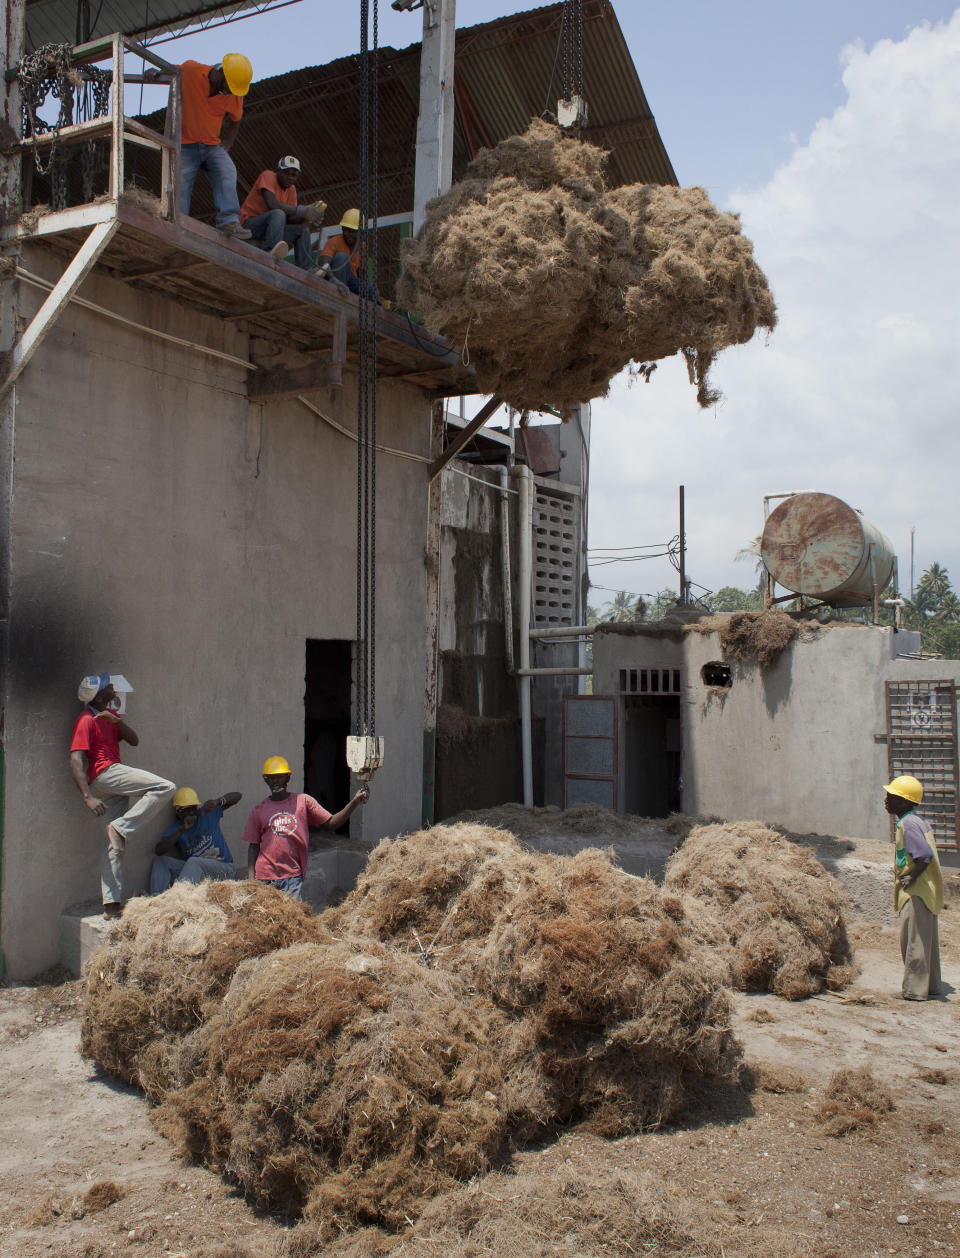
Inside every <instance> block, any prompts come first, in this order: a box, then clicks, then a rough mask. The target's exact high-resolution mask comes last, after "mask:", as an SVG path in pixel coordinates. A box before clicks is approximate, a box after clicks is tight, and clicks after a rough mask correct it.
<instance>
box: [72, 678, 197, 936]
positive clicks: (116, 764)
mask: <svg viewBox="0 0 960 1258" xmlns="http://www.w3.org/2000/svg"><path fill="white" fill-rule="evenodd" d="M77 698H78V699H79V700H80V702H81V703H82V704H84V709H83V711H82V712H81V713H80V715H79V716H78V717H77V719H76V720H75V721H74V723H73V740H72V742H71V743H70V772H71V773H72V774H73V780H74V782H76V784H77V790H78V791H79V792H80V794H81V795H82V796H83V802H84V803H85V804H86V806H87V808H89V810H90V811H91V812H92V813H93V815H94V816H95V817H107V818H108V820H107V827H106V833H105V843H104V850H103V857H102V860H101V862H100V889H101V892H102V894H103V914H104V917H107V918H113V917H119V916H120V914H121V913H122V912H123V854H124V851H125V849H126V845H127V843H128V842H129V840H130V839H132V838H133V837H134V836H135V835H136V833H137V831H138V830H140V829H141V828H142V827H143V825H144V824H145V823H146V822H147V821H149V820H150V818H151V817H152V816H153V815H154V814H155V813H156V812H157V811H158V810H159V809H161V808H162V807H163V806H164V804H166V803H169V801H170V800H171V799H172V798H173V793H174V791H175V790H176V789H177V788H176V786H175V785H174V783H173V782H168V781H167V779H166V778H162V777H158V776H157V775H156V774H155V773H147V772H146V770H145V769H135V768H133V767H132V766H131V765H126V764H124V763H123V762H122V761H121V759H120V743H121V742H125V743H129V744H130V746H131V747H136V746H138V745H139V743H140V739H139V738H138V737H137V734H136V731H135V730H133V729H132V728H131V727H130V726H129V725H128V724H127V722H126V721H125V720H123V718H122V717H121V716H120V715H119V714H118V713H117V712H114V711H111V704H112V703H113V701H114V700H115V699H116V691H115V690H114V685H113V682H112V681H111V679H110V674H109V673H94V674H92V675H91V676H88V677H84V679H83V680H82V681H81V682H80V686H79V688H78V690H77Z"/></svg>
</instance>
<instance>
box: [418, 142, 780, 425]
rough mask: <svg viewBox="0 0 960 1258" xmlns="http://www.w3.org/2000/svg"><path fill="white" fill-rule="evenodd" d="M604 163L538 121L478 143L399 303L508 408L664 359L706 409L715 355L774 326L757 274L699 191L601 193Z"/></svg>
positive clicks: (433, 206)
mask: <svg viewBox="0 0 960 1258" xmlns="http://www.w3.org/2000/svg"><path fill="white" fill-rule="evenodd" d="M604 158H605V154H604V152H603V151H602V150H600V149H598V148H595V147H594V146H593V145H590V144H585V143H583V142H582V141H579V140H574V139H572V138H570V137H567V136H565V135H564V134H563V133H562V132H561V131H560V130H559V128H557V127H555V126H551V125H550V124H549V123H546V122H542V121H535V122H533V123H532V124H531V126H530V128H529V130H528V131H527V132H526V133H525V134H524V135H522V136H513V137H511V138H510V139H508V140H505V141H503V142H502V143H501V144H498V145H497V146H496V147H495V148H493V149H484V150H481V152H480V153H479V155H478V156H477V157H476V158H475V159H474V160H473V161H472V162H471V163H470V165H469V166H468V168H467V171H466V175H465V177H464V178H463V179H462V180H461V181H460V182H459V183H457V184H455V185H454V187H453V188H451V190H450V191H449V192H448V193H447V194H446V195H445V196H443V197H440V198H438V199H437V200H435V201H433V202H431V203H430V206H429V208H428V211H427V216H426V219H425V222H424V225H423V227H422V229H421V231H420V233H419V235H418V236H417V238H416V240H413V241H410V242H408V243H407V244H406V246H405V251H404V268H405V270H404V274H403V276H402V277H401V280H400V284H399V287H398V298H399V300H400V302H401V304H403V305H407V306H414V305H418V304H419V306H420V308H421V309H422V311H423V315H424V318H425V320H426V322H427V324H428V325H429V326H430V327H431V328H433V329H434V330H435V331H437V332H442V333H443V334H444V335H445V336H447V337H448V338H449V339H450V340H452V341H453V342H454V344H456V345H459V346H462V347H463V349H464V357H467V356H468V355H469V359H470V361H472V363H473V364H474V367H475V369H476V374H477V385H478V388H479V389H480V391H481V392H484V393H495V394H497V395H498V396H499V397H501V398H502V399H503V400H504V401H505V402H508V403H509V404H511V405H512V406H515V407H516V408H517V409H521V410H522V409H525V408H526V409H538V408H542V407H544V406H548V405H550V406H553V407H556V408H558V409H561V410H565V409H568V408H569V407H571V406H572V405H574V404H576V403H578V402H588V401H590V400H591V399H592V398H595V397H598V396H600V395H602V394H604V393H605V392H606V390H607V387H608V385H609V383H610V380H611V379H612V378H613V377H614V376H615V375H616V374H617V373H618V372H619V371H621V370H622V369H623V368H624V367H626V366H627V365H628V363H630V362H632V361H633V362H638V363H641V364H644V365H645V366H647V367H649V365H650V364H651V363H653V362H655V361H656V360H658V359H661V358H667V357H670V356H672V355H674V354H677V353H682V354H683V355H684V357H685V358H686V361H687V367H688V370H689V372H690V378H691V382H695V383H696V385H697V396H698V399H699V401H700V403H701V405H703V406H707V405H710V404H711V403H713V402H714V401H715V400H716V399H717V397H718V394H717V393H716V392H715V391H714V390H713V389H712V388H711V386H710V383H709V380H708V374H707V373H708V371H709V369H710V366H711V364H712V363H713V361H714V359H715V357H716V355H717V354H718V353H719V352H720V351H721V350H723V349H725V348H727V347H728V346H730V345H738V344H743V343H744V342H746V341H749V340H750V338H751V337H752V336H753V334H754V332H755V331H756V330H757V328H767V329H772V328H773V327H774V326H775V324H776V311H775V306H774V302H773V297H772V295H771V293H770V290H769V287H768V285H767V281H766V278H765V277H764V275H763V272H762V271H761V270H760V268H759V267H758V266H757V264H756V262H755V261H754V259H753V249H752V246H751V244H750V241H749V240H747V238H746V237H745V236H744V235H743V234H742V232H741V230H740V221H739V218H738V217H737V216H736V215H735V214H725V213H720V212H719V211H718V210H717V209H716V208H715V207H714V206H713V205H712V204H711V202H710V200H709V198H708V197H707V195H706V193H705V192H704V191H703V189H702V188H675V187H660V186H656V185H646V184H635V185H631V186H628V187H622V188H616V189H613V190H608V189H607V188H606V186H605V184H604V180H603V173H602V167H603V161H604Z"/></svg>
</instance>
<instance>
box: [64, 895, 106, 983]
mask: <svg viewBox="0 0 960 1258" xmlns="http://www.w3.org/2000/svg"><path fill="white" fill-rule="evenodd" d="M111 926H112V923H110V922H108V921H107V920H106V918H105V917H104V916H103V906H102V905H101V903H100V901H99V900H92V901H87V902H86V903H84V904H72V905H71V906H70V908H68V909H65V910H64V911H63V912H62V913H61V914H60V964H61V965H65V966H66V967H67V969H68V970H70V971H71V972H72V973H74V974H76V975H77V976H78V977H79V976H80V975H81V974H83V972H84V969H85V968H86V964H87V962H88V961H89V959H90V956H91V954H92V953H94V952H96V950H97V949H98V948H99V947H100V946H101V945H102V944H105V943H106V942H107V940H108V939H109V938H110V930H111Z"/></svg>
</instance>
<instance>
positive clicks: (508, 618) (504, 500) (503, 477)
mask: <svg viewBox="0 0 960 1258" xmlns="http://www.w3.org/2000/svg"><path fill="white" fill-rule="evenodd" d="M500 563H501V571H502V576H503V582H502V584H503V654H504V660H505V662H506V666H507V673H508V675H509V676H511V677H512V676H513V674H514V670H515V665H514V662H513V580H512V577H511V573H510V495H509V494H508V493H507V469H506V468H505V467H501V469H500Z"/></svg>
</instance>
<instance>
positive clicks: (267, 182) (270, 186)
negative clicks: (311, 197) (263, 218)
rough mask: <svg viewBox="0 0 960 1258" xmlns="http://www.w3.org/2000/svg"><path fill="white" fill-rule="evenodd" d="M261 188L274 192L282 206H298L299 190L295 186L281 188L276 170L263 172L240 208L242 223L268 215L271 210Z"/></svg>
mask: <svg viewBox="0 0 960 1258" xmlns="http://www.w3.org/2000/svg"><path fill="white" fill-rule="evenodd" d="M261 188H266V189H267V190H268V191H269V192H272V193H273V195H274V197H275V198H276V199H277V200H278V201H279V202H280V203H281V204H282V205H296V204H297V189H296V186H295V185H294V184H291V185H290V187H289V188H281V187H280V180H279V179H278V178H277V172H276V171H275V170H261V172H260V174H259V175H257V182H256V183H255V184H254V185H253V187H252V188H251V189H250V191H249V193H248V194H247V199H246V200H245V201H244V203H243V205H241V206H240V222H241V223H245V222H246V221H247V219H248V218H256V217H257V215H258V214H266V212H267V210H268V209H269V208H270V207H269V206H268V205H267V203H266V201H265V200H264V199H263V193H262V192H261Z"/></svg>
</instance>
